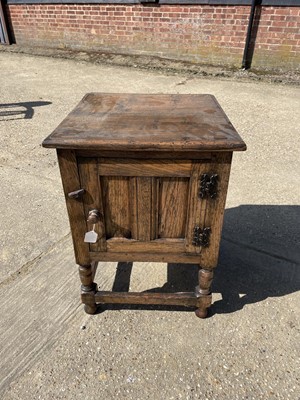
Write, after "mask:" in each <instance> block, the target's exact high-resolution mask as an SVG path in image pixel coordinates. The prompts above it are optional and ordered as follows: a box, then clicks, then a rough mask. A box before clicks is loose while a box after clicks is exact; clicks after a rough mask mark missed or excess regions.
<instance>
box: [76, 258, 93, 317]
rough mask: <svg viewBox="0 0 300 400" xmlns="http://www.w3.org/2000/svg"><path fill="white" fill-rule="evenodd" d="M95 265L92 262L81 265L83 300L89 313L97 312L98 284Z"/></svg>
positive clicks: (80, 275) (85, 309)
mask: <svg viewBox="0 0 300 400" xmlns="http://www.w3.org/2000/svg"><path fill="white" fill-rule="evenodd" d="M94 275H95V273H94V266H93V265H91V264H88V265H80V266H79V277H80V280H81V293H82V296H81V298H82V302H83V303H84V311H85V312H86V313H87V314H95V312H96V311H97V304H96V303H95V293H96V291H97V284H96V283H95V282H94Z"/></svg>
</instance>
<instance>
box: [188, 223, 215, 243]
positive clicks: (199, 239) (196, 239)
mask: <svg viewBox="0 0 300 400" xmlns="http://www.w3.org/2000/svg"><path fill="white" fill-rule="evenodd" d="M210 233H211V228H210V227H207V228H203V229H201V228H200V227H199V226H195V228H194V234H193V241H192V244H193V245H194V246H203V247H208V246H209V238H210Z"/></svg>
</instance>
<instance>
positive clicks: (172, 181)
mask: <svg viewBox="0 0 300 400" xmlns="http://www.w3.org/2000/svg"><path fill="white" fill-rule="evenodd" d="M188 187H189V178H161V179H160V182H159V192H158V215H159V217H158V232H157V233H158V234H157V237H158V238H184V237H185V230H186V218H187V205H188Z"/></svg>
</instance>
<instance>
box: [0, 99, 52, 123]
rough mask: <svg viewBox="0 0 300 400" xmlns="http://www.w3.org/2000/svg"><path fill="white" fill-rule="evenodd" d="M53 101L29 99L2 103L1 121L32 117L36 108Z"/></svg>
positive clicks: (0, 105)
mask: <svg viewBox="0 0 300 400" xmlns="http://www.w3.org/2000/svg"><path fill="white" fill-rule="evenodd" d="M49 104H52V103H51V101H27V102H24V103H6V104H0V122H1V121H11V120H16V119H31V118H32V117H33V115H34V108H35V107H41V106H48V105H49Z"/></svg>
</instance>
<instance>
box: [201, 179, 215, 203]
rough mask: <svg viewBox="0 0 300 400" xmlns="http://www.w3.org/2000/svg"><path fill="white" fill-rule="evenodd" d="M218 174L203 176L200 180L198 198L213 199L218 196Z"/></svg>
mask: <svg viewBox="0 0 300 400" xmlns="http://www.w3.org/2000/svg"><path fill="white" fill-rule="evenodd" d="M218 179H219V177H218V174H203V175H201V178H200V188H199V197H200V199H204V198H205V197H210V198H211V199H215V198H216V197H217V194H218Z"/></svg>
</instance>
